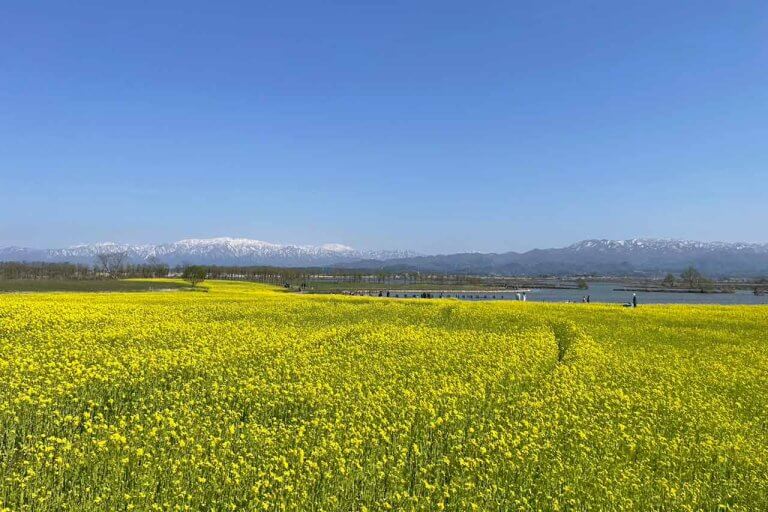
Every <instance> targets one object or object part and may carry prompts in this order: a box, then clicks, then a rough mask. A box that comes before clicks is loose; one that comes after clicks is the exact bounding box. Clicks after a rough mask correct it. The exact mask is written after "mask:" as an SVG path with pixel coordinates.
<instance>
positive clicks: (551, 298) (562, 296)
mask: <svg viewBox="0 0 768 512" xmlns="http://www.w3.org/2000/svg"><path fill="white" fill-rule="evenodd" d="M620 287H622V285H621V284H617V283H589V289H587V290H557V289H549V288H534V289H532V290H531V291H530V292H528V293H526V298H527V300H529V301H534V302H581V301H582V298H583V297H584V296H585V295H589V296H590V301H591V302H608V303H614V304H623V303H627V302H630V301H631V300H632V293H633V292H623V291H615V290H614V288H620ZM392 293H393V295H394V293H395V292H392ZM635 293H637V303H638V304H768V295H755V294H754V293H752V292H751V291H748V290H739V291H737V292H735V293H664V292H635ZM409 296H410V295H409ZM446 296H447V295H446ZM450 296H451V297H456V298H458V299H463V300H517V294H515V293H499V292H496V293H494V292H489V293H482V294H479V295H477V294H472V295H469V294H461V293H459V294H458V295H454V294H451V295H450ZM433 297H435V298H438V297H439V296H438V295H437V294H433Z"/></svg>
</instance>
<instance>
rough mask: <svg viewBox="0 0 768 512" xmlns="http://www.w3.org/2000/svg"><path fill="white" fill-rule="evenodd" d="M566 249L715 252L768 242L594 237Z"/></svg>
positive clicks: (765, 248) (767, 247) (760, 247)
mask: <svg viewBox="0 0 768 512" xmlns="http://www.w3.org/2000/svg"><path fill="white" fill-rule="evenodd" d="M566 249H570V250H573V251H578V252H584V251H599V252H638V251H642V252H664V253H683V252H694V251H704V252H714V251H737V252H738V251H747V252H748V251H753V252H756V253H761V252H768V244H749V243H729V242H697V241H694V240H675V239H670V238H632V239H629V240H606V239H600V240H598V239H592V240H582V241H581V242H576V243H575V244H572V245H569V246H568V247H566Z"/></svg>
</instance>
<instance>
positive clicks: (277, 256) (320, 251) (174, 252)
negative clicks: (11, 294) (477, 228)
mask: <svg viewBox="0 0 768 512" xmlns="http://www.w3.org/2000/svg"><path fill="white" fill-rule="evenodd" d="M113 252H125V253H126V254H127V255H128V260H129V261H131V262H134V263H141V262H145V261H148V260H149V259H156V260H158V261H161V262H164V263H168V264H171V265H174V264H179V263H200V264H218V265H280V266H311V265H333V264H340V263H344V262H351V261H357V260H363V259H366V260H370V259H373V260H386V259H391V258H403V257H409V256H414V255H415V253H413V252H409V251H369V250H356V249H353V248H352V247H348V246H346V245H341V244H323V245H318V246H314V245H283V244H276V243H271V242H263V241H261V240H252V239H248V238H227V237H222V238H207V239H186V240H179V241H178V242H173V243H168V244H159V245H149V244H122V243H115V242H101V243H95V244H82V245H74V246H71V247H67V248H64V249H42V250H41V249H29V248H23V247H5V248H0V260H3V261H50V262H52V261H69V262H72V263H93V262H94V260H95V258H96V256H97V255H98V254H102V253H113Z"/></svg>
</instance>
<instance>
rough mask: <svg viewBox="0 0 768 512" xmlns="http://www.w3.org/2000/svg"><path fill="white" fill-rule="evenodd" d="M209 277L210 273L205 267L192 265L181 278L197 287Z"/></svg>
mask: <svg viewBox="0 0 768 512" xmlns="http://www.w3.org/2000/svg"><path fill="white" fill-rule="evenodd" d="M207 275H208V271H207V269H206V268H205V267H202V266H200V265H191V266H189V267H186V268H185V269H184V272H182V274H181V278H182V279H184V280H185V281H187V282H189V284H191V285H192V286H193V287H195V286H197V285H198V283H202V282H203V281H205V278H206V276H207Z"/></svg>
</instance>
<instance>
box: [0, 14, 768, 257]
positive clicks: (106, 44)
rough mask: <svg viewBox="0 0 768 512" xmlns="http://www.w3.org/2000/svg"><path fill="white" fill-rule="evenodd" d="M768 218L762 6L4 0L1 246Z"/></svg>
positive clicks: (767, 85) (708, 229)
mask: <svg viewBox="0 0 768 512" xmlns="http://www.w3.org/2000/svg"><path fill="white" fill-rule="evenodd" d="M108 4H110V5H108ZM154 4H157V5H154ZM161 4H162V5H161ZM766 225H768V3H766V2H765V1H756V2H747V1H743V2H725V1H720V2H709V1H705V0H698V1H690V2H669V1H658V2H656V1H648V2H615V1H605V2H587V1H584V2H567V1H563V2H540V1H531V2H511V1H503V2H468V1H467V2H450V1H419V2H414V1H388V2H364V1H361V2H358V1H355V2H352V1H347V2H292V1H281V2H271V3H270V2H207V3H201V2H194V1H189V0H185V1H184V2H181V1H179V2H122V3H116V2H97V1H78V2H63V1H61V2H44V1H40V2H27V1H24V2H21V1H18V2H16V1H11V2H7V1H6V2H3V5H2V7H1V8H0V245H11V244H15V245H25V246H33V247H60V246H66V245H70V244H74V243H80V242H95V241H104V240H111V241H125V242H165V241H173V240H177V239H180V238H188V237H211V236H243V237H250V238H258V239H262V240H268V241H274V242H289V243H323V242H340V243H345V244H348V245H352V246H355V247H360V248H408V249H414V250H419V251H423V252H428V253H431V252H454V251H465V250H480V251H505V250H523V249H529V248H532V247H550V246H561V245H564V244H567V243H570V242H573V241H576V240H579V239H583V238H592V237H600V238H602V237H606V238H629V237H635V236H652V237H674V238H691V239H701V240H725V241H737V240H744V241H768V232H766Z"/></svg>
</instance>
